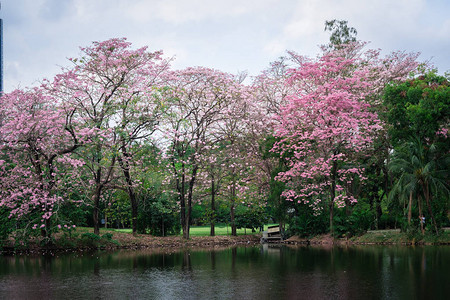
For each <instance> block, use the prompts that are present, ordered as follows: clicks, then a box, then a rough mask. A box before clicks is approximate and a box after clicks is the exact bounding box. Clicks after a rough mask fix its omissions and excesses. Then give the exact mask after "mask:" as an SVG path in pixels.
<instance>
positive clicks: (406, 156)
mask: <svg viewBox="0 0 450 300" xmlns="http://www.w3.org/2000/svg"><path fill="white" fill-rule="evenodd" d="M449 158H450V157H449V155H448V153H446V154H444V155H443V156H441V157H439V153H437V148H436V145H435V144H432V145H429V146H428V145H425V144H423V143H422V141H421V140H420V139H419V138H414V139H413V140H412V141H411V142H408V143H406V144H405V145H404V146H403V147H402V148H400V149H399V151H394V154H393V159H392V160H391V162H390V163H389V170H390V171H391V172H393V173H394V174H395V175H397V176H398V178H397V180H396V183H395V185H394V187H393V189H392V191H391V195H390V197H391V198H392V196H393V195H396V194H397V195H400V197H408V198H409V205H408V223H410V222H411V206H412V200H413V196H415V197H416V198H417V204H418V207H419V217H420V220H421V228H422V232H423V221H422V220H423V219H422V218H423V214H422V197H423V199H425V203H426V205H427V209H428V213H429V215H430V217H431V220H432V223H433V226H434V229H435V231H436V234H437V233H438V228H437V224H436V220H435V218H434V214H433V209H432V206H431V201H432V199H433V196H434V195H436V194H437V193H441V192H442V193H444V194H446V195H447V196H448V195H450V192H449V181H448V172H449V168H448V167H449V161H450V160H449Z"/></svg>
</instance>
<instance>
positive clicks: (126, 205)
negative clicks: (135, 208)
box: [104, 190, 131, 228]
mask: <svg viewBox="0 0 450 300" xmlns="http://www.w3.org/2000/svg"><path fill="white" fill-rule="evenodd" d="M104 212H105V216H106V217H107V218H108V223H109V224H112V226H115V227H117V228H119V227H120V226H121V227H123V228H125V227H128V226H130V224H131V203H130V200H129V197H128V194H127V193H126V192H124V191H121V190H119V191H116V192H114V193H113V194H112V197H111V199H110V201H109V203H108V204H107V206H106V208H105V210H104Z"/></svg>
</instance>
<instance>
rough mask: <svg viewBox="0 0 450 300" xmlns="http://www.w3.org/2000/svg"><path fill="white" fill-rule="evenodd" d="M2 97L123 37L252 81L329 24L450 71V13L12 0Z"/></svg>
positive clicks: (430, 7)
mask: <svg viewBox="0 0 450 300" xmlns="http://www.w3.org/2000/svg"><path fill="white" fill-rule="evenodd" d="M2 4H3V7H2V11H0V14H1V16H2V17H3V19H4V24H5V35H4V49H5V51H4V59H5V88H6V89H7V90H8V89H11V87H14V86H17V84H16V83H19V82H20V83H21V84H22V86H23V85H25V86H26V85H31V84H33V83H34V82H35V81H36V80H37V79H42V78H43V77H53V75H54V74H55V73H56V72H58V71H59V68H58V65H66V64H67V61H66V57H73V56H77V55H78V53H79V50H78V47H79V46H88V45H89V44H90V43H91V42H92V41H94V40H96V41H98V40H105V39H108V38H111V37H127V38H128V40H129V41H131V42H132V43H133V45H135V46H136V47H140V46H144V45H148V46H149V48H150V50H152V51H153V50H160V49H162V50H163V51H164V52H165V53H166V56H174V55H175V56H176V61H175V62H174V66H175V67H177V68H179V67H187V66H194V65H203V66H207V67H213V68H219V69H222V70H224V71H229V72H236V71H237V70H246V69H247V70H250V72H252V73H253V74H252V75H256V73H257V72H258V71H260V70H262V69H264V68H265V67H267V66H268V65H269V62H270V61H273V60H275V59H277V57H278V56H280V55H284V53H285V50H286V49H289V50H294V51H296V52H298V53H299V54H305V55H310V56H313V55H315V54H316V53H317V52H318V47H317V46H318V45H319V44H323V43H326V42H327V40H328V36H329V34H328V33H325V32H324V31H323V29H324V21H325V20H330V19H343V20H348V21H349V25H350V26H353V27H355V28H356V29H357V30H358V37H359V38H360V39H362V40H366V41H372V44H371V47H375V48H378V47H380V48H382V49H385V50H387V51H392V50H410V51H422V52H423V53H424V54H423V57H424V58H425V59H426V58H430V57H432V56H433V57H435V59H434V61H435V63H436V65H437V66H438V67H439V68H440V69H441V70H445V69H449V68H450V58H449V57H448V55H447V52H448V48H449V47H450V45H449V42H450V41H449V40H450V39H449V38H448V37H449V36H450V18H449V14H448V12H449V4H448V3H447V2H446V1H442V0H427V1H425V0H399V1H392V0H376V1H374V0H370V1H368V0H342V1H334V0H323V1H317V0H283V1H279V0H260V1H257V0H250V1H242V0H228V1H226V0H224V1H217V0H214V1H211V0H184V1H183V0H147V1H145V0H133V1H130V0H95V1H93V0H63V1H62V0H14V1H8V2H6V3H3V1H2Z"/></svg>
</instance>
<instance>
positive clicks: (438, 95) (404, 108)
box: [384, 71, 450, 153]
mask: <svg viewBox="0 0 450 300" xmlns="http://www.w3.org/2000/svg"><path fill="white" fill-rule="evenodd" d="M384 103H385V105H386V108H387V112H386V115H385V117H386V120H387V122H388V123H389V135H390V137H391V144H392V145H393V146H394V147H398V146H401V145H403V144H404V143H405V142H408V141H409V140H410V139H411V137H418V138H419V139H420V141H421V142H423V143H430V144H431V143H439V147H442V148H443V150H448V149H449V145H448V143H446V142H445V141H446V137H445V135H444V134H437V133H438V132H439V131H440V130H442V129H448V128H447V127H448V124H449V112H450V86H449V82H448V81H447V79H446V78H445V77H442V76H439V75H437V74H436V72H435V71H432V72H429V73H426V74H425V75H423V76H420V77H418V78H416V79H412V80H409V81H407V82H403V83H393V84H391V85H388V86H387V87H386V89H385V93H384ZM442 153H445V151H444V152H442Z"/></svg>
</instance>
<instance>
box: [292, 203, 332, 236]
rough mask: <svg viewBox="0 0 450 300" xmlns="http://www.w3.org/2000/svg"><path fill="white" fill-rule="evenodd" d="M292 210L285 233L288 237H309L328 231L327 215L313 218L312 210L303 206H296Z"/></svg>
mask: <svg viewBox="0 0 450 300" xmlns="http://www.w3.org/2000/svg"><path fill="white" fill-rule="evenodd" d="M292 210H293V212H292V214H290V218H289V219H288V225H289V226H288V231H287V232H286V233H287V235H288V236H289V235H298V236H300V237H311V236H314V235H318V234H324V233H327V232H328V231H329V220H328V216H327V214H320V215H318V216H315V215H314V211H313V209H312V208H311V207H309V206H308V205H305V204H297V205H295V208H293V209H292ZM292 210H291V211H292Z"/></svg>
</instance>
